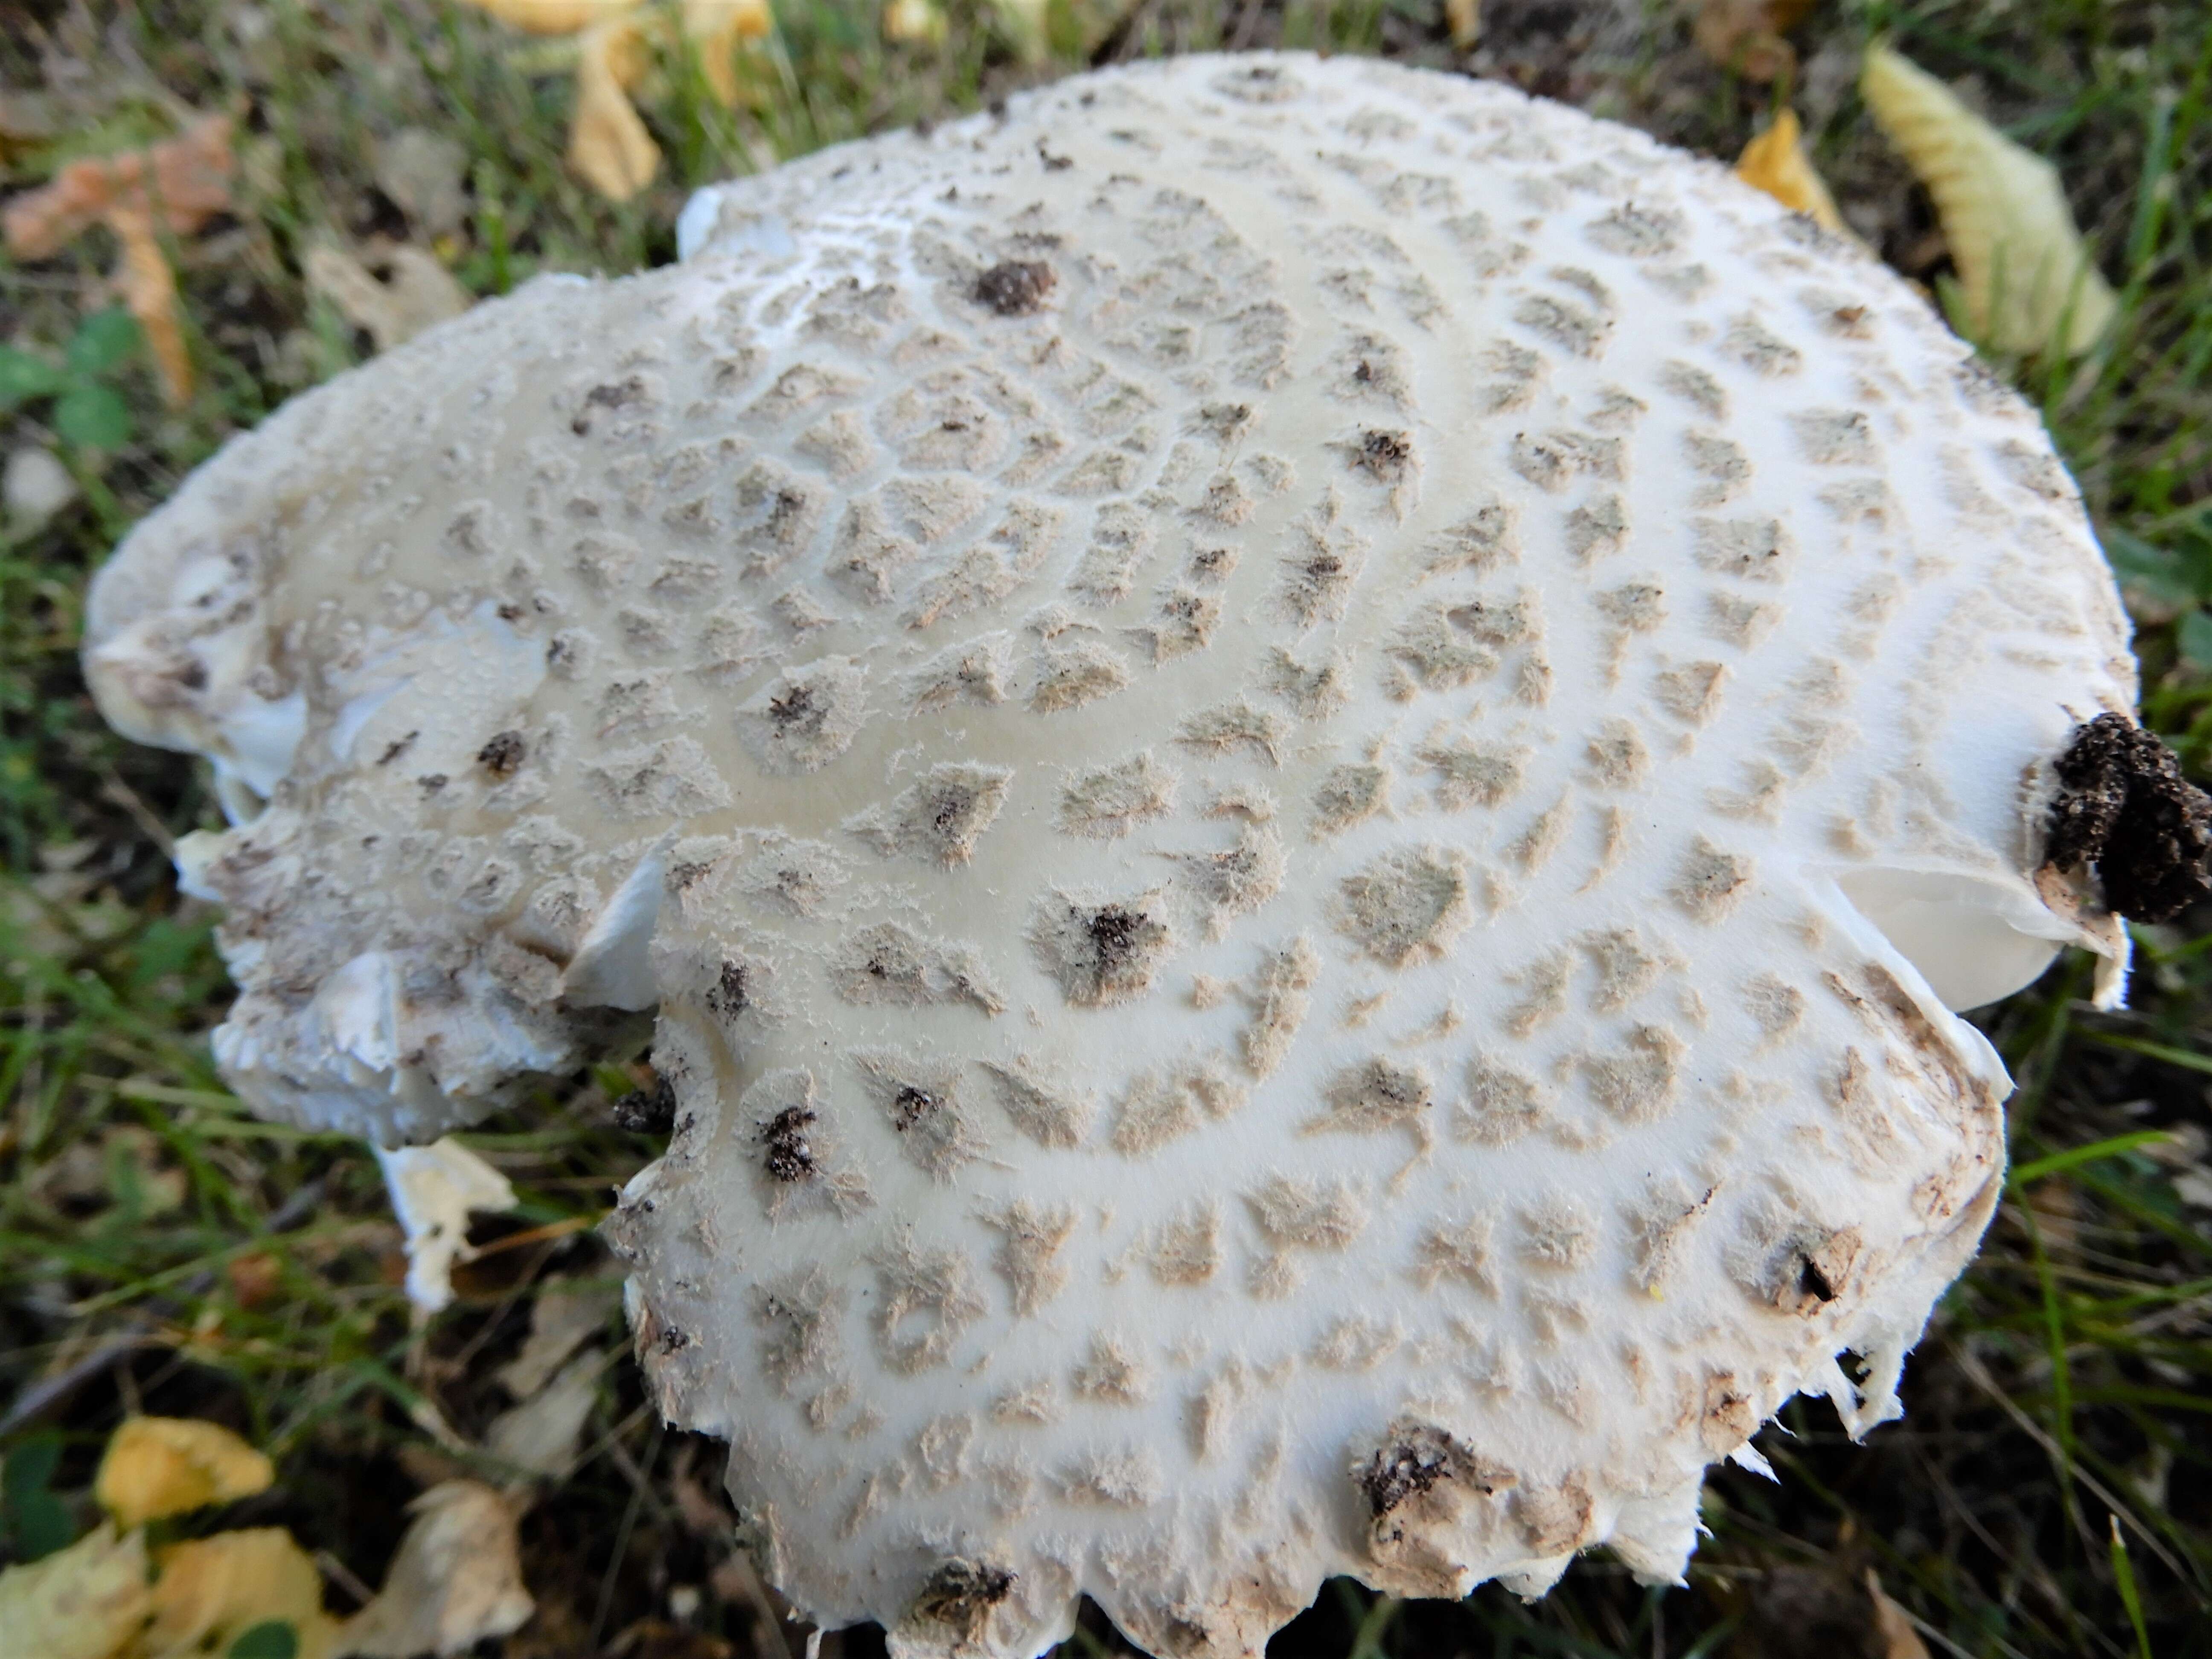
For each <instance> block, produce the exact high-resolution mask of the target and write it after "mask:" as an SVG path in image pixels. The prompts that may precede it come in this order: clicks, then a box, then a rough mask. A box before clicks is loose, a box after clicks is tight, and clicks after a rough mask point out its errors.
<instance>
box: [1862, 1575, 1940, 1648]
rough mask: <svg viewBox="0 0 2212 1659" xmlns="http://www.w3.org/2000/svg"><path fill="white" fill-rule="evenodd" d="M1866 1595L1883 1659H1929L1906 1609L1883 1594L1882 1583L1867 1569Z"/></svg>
mask: <svg viewBox="0 0 2212 1659" xmlns="http://www.w3.org/2000/svg"><path fill="white" fill-rule="evenodd" d="M1866 1587H1867V1594H1868V1595H1870V1596H1872V1597H1873V1598H1874V1625H1875V1632H1876V1633H1877V1634H1878V1635H1879V1636H1880V1637H1881V1644H1882V1647H1881V1653H1882V1659H1929V1654H1928V1644H1926V1643H1925V1642H1923V1641H1922V1640H1921V1639H1920V1632H1918V1631H1917V1630H1915V1629H1913V1628H1912V1620H1911V1619H1910V1618H1908V1617H1906V1615H1905V1609H1904V1608H1903V1607H1899V1606H1898V1605H1897V1603H1896V1602H1894V1601H1891V1600H1890V1599H1889V1597H1887V1595H1883V1594H1882V1591H1881V1580H1880V1579H1878V1578H1876V1577H1875V1575H1874V1569H1873V1568H1872V1567H1869V1568H1868V1569H1867V1575H1866Z"/></svg>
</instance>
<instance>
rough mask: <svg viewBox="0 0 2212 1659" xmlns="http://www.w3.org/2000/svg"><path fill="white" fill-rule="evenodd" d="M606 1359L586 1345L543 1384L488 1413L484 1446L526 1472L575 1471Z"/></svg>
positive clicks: (549, 1475) (554, 1476)
mask: <svg viewBox="0 0 2212 1659" xmlns="http://www.w3.org/2000/svg"><path fill="white" fill-rule="evenodd" d="M605 1365H606V1355H605V1354H604V1353H603V1352H600V1351H599V1349H597V1348H586V1349H585V1350H584V1352H581V1353H580V1354H578V1355H577V1356H576V1357H575V1358H574V1359H572V1360H570V1361H569V1362H568V1364H566V1365H564V1366H562V1369H561V1370H560V1372H559V1374H558V1375H556V1376H555V1377H554V1378H553V1380H552V1381H551V1382H550V1383H547V1384H546V1385H545V1386H544V1388H543V1389H539V1390H538V1392H537V1393H536V1394H533V1395H531V1396H530V1398H528V1399H527V1400H526V1401H523V1402H522V1403H521V1404H520V1405H519V1406H514V1407H509V1408H508V1409H507V1410H506V1411H503V1412H501V1413H500V1414H499V1415H498V1416H497V1417H495V1418H494V1419H492V1420H491V1425H490V1426H489V1428H487V1429H486V1430H485V1431H484V1449H485V1450H486V1451H488V1452H489V1453H490V1454H491V1455H493V1456H494V1457H496V1458H497V1459H499V1461H500V1462H502V1463H506V1464H509V1465H511V1466H512V1467H513V1468H515V1469H517V1470H520V1471H521V1472H522V1473H524V1474H532V1475H538V1476H540V1477H542V1478H544V1479H545V1480H567V1479H568V1476H569V1475H570V1474H574V1472H575V1468H576V1450H577V1446H578V1444H579V1443H580V1441H581V1440H582V1438H583V1434H584V1425H585V1423H586V1421H587V1420H588V1419H590V1417H591V1414H592V1402H593V1401H596V1400H597V1399H598V1398H599V1372H600V1371H601V1370H604V1369H605Z"/></svg>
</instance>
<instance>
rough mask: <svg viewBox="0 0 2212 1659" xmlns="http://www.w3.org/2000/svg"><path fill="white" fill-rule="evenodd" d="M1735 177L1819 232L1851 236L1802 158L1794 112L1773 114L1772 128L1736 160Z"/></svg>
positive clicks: (1821, 181)
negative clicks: (1804, 217) (1791, 211)
mask: <svg viewBox="0 0 2212 1659" xmlns="http://www.w3.org/2000/svg"><path fill="white" fill-rule="evenodd" d="M1735 176H1736V177H1737V178H1739V179H1742V180H1743V181H1744V183H1746V184H1747V185H1751V186H1753V188H1754V189H1757V190H1763V191H1765V192H1766V193H1767V194H1768V195H1769V196H1771V197H1773V198H1774V199H1775V200H1776V201H1778V202H1779V203H1781V204H1782V205H1783V206H1784V207H1786V208H1790V209H1792V210H1795V211H1796V212H1799V213H1802V214H1804V215H1805V216H1807V217H1808V218H1810V219H1811V220H1812V221H1813V222H1814V224H1816V225H1818V226H1820V228H1821V229H1823V230H1832V231H1834V232H1835V233H1836V234H1838V235H1839V236H1848V235H1850V234H1851V231H1850V226H1849V225H1847V224H1845V223H1844V216H1843V215H1842V214H1841V213H1840V212H1838V210H1837V209H1836V198H1835V197H1832V196H1831V195H1830V194H1828V185H1827V181H1826V179H1822V178H1821V177H1820V173H1819V172H1818V170H1817V169H1815V168H1814V166H1813V158H1812V157H1811V156H1809V155H1806V154H1805V138H1804V131H1803V129H1802V128H1801V127H1800V126H1799V125H1798V123H1797V112H1796V110H1793V109H1790V108H1787V107H1784V109H1782V110H1781V111H1779V112H1777V114H1776V115H1775V118H1774V122H1773V125H1771V126H1769V127H1768V128H1767V129H1766V131H1764V132H1762V133H1760V134H1759V136H1758V137H1755V138H1753V140H1752V141H1751V142H1750V143H1747V144H1746V145H1745V146H1744V147H1743V154H1742V155H1740V156H1738V157H1737V158H1736V163H1735Z"/></svg>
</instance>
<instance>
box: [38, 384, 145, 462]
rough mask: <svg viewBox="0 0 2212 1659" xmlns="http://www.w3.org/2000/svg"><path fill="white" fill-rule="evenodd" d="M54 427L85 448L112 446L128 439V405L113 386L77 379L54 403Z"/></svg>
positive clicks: (129, 434) (72, 441) (118, 445)
mask: <svg viewBox="0 0 2212 1659" xmlns="http://www.w3.org/2000/svg"><path fill="white" fill-rule="evenodd" d="M54 430H55V431H57V432H58V433H60V434H61V435H62V436H63V437H64V438H66V439H68V440H69V441H70V442H71V443H73V444H78V445H81V446H82V447H84V448H87V449H114V448H117V447H120V446H121V445H123V444H125V443H126V442H128V441H130V438H131V405H130V404H126V403H125V402H124V401H123V398H122V397H121V395H120V394H118V392H116V391H115V390H114V388H112V386H102V385H100V383H99V382H98V381H96V380H86V381H80V382H79V383H78V384H76V386H71V387H70V389H69V390H68V391H67V392H64V393H63V394H62V397H61V401H60V402H58V403H57V404H55V405H54Z"/></svg>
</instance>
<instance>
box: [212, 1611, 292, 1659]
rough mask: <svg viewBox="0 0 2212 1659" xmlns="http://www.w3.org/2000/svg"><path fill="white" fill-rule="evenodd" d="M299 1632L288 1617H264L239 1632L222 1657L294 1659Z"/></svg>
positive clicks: (225, 1658)
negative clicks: (257, 1622) (256, 1623)
mask: <svg viewBox="0 0 2212 1659" xmlns="http://www.w3.org/2000/svg"><path fill="white" fill-rule="evenodd" d="M299 1651H300V1634H299V1632H297V1631H295V1630H294V1629H293V1628H292V1621H291V1620H289V1619H264V1620H262V1621H261V1622H260V1623H259V1624H258V1625H250V1626H247V1627H246V1629H244V1630H242V1631H240V1632H239V1633H238V1635H237V1637H236V1638H234V1640H233V1641H232V1642H231V1644H230V1649H229V1651H228V1652H227V1653H226V1654H225V1655H224V1656H223V1659H295V1656H296V1655H297V1654H298V1653H299Z"/></svg>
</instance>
